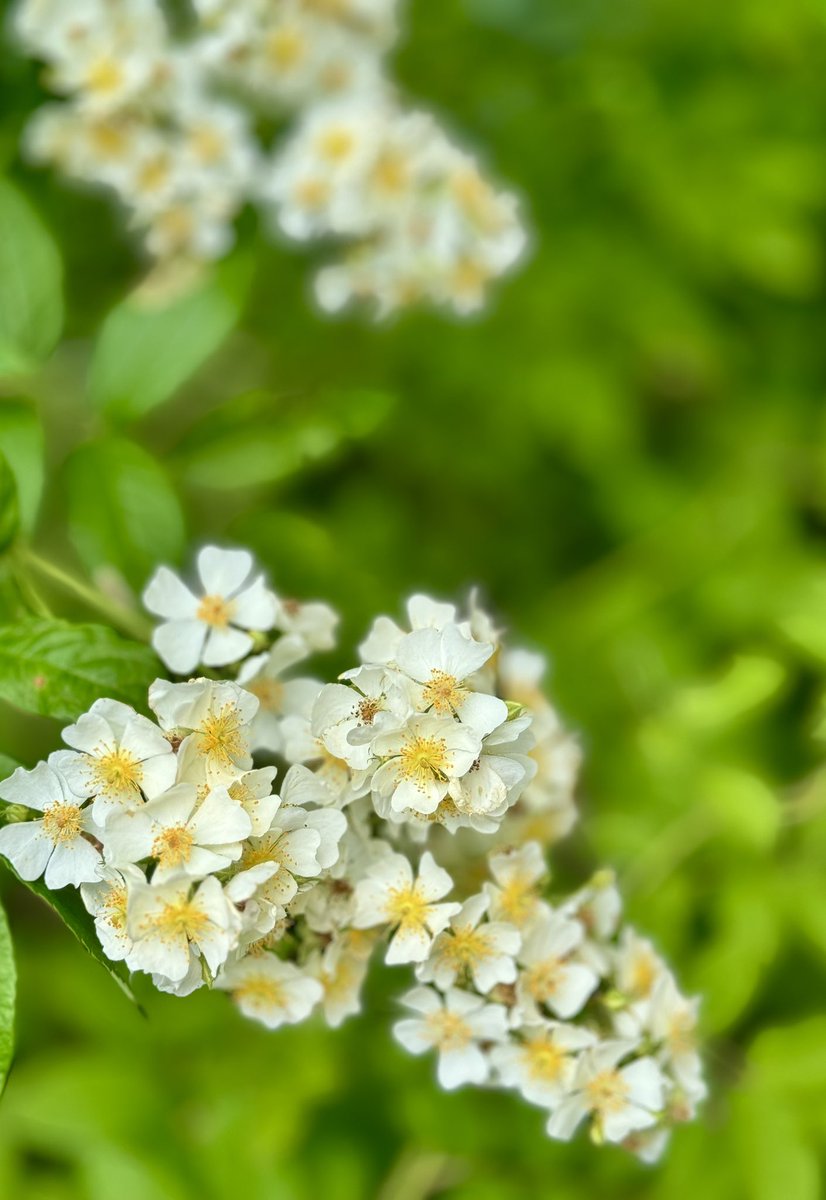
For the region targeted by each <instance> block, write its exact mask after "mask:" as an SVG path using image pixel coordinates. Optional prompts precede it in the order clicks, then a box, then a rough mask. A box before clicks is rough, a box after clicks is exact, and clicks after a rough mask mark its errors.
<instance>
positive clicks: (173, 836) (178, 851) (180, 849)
mask: <svg viewBox="0 0 826 1200" xmlns="http://www.w3.org/2000/svg"><path fill="white" fill-rule="evenodd" d="M194 842H195V838H194V837H193V835H192V834H191V833H190V831H189V830H188V829H187V827H186V825H170V827H169V828H168V829H164V830H163V832H162V833H159V834H158V836H157V837H156V838H155V841H154V843H153V845H152V857H153V858H155V859H157V861H158V865H159V866H161V867H180V866H182V865H183V864H184V863H187V862H189V860H190V858H191V856H192V846H193V844H194Z"/></svg>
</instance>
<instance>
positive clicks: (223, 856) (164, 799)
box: [105, 783, 252, 883]
mask: <svg viewBox="0 0 826 1200" xmlns="http://www.w3.org/2000/svg"><path fill="white" fill-rule="evenodd" d="M251 829H252V822H251V821H250V818H249V816H248V814H247V813H246V811H245V810H244V809H243V808H242V807H241V805H240V804H238V803H236V801H234V800H233V799H232V798H231V797H230V796H229V795H228V794H227V792H226V791H225V790H223V789H216V790H215V791H212V792H209V793H208V794H207V795H206V796H205V797H204V799H203V800H202V801H201V802H200V803H199V801H198V792H197V790H196V789H195V788H194V787H193V786H192V784H189V783H176V784H175V786H174V787H172V788H170V789H169V791H168V792H165V793H164V794H163V795H162V796H158V797H157V798H156V799H155V800H150V801H149V803H148V804H146V805H145V806H144V808H143V809H142V810H141V811H140V812H136V813H126V814H124V815H123V816H120V817H114V818H113V819H112V820H111V822H110V824H109V826H108V827H107V830H106V850H105V852H106V856H107V859H108V861H109V862H110V863H112V864H113V865H114V866H121V865H123V864H125V863H135V862H139V861H140V860H141V859H144V858H148V857H150V856H151V857H152V858H153V859H154V860H155V863H156V866H155V871H154V874H153V876H152V880H153V882H154V883H162V882H164V881H166V880H168V879H170V878H172V877H173V876H175V875H186V876H189V877H190V878H191V879H202V878H203V877H204V876H205V875H211V874H213V873H214V872H216V871H222V870H224V868H226V867H228V866H229V865H230V863H232V862H233V861H234V860H235V859H237V858H239V857H240V854H241V842H242V840H243V839H244V838H246V837H247V836H248V835H249V833H250V831H251Z"/></svg>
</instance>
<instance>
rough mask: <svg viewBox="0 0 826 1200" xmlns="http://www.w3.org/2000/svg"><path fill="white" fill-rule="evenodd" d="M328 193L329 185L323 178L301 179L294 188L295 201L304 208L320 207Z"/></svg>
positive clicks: (325, 200) (326, 198)
mask: <svg viewBox="0 0 826 1200" xmlns="http://www.w3.org/2000/svg"><path fill="white" fill-rule="evenodd" d="M329 195H330V186H329V184H328V183H327V182H326V181H325V180H323V179H303V180H302V181H301V183H299V185H298V187H297V188H296V189H295V198H296V201H297V202H298V203H299V204H301V205H303V207H304V208H310V209H312V208H321V207H322V206H323V205H324V204H326V203H327V200H328V198H329Z"/></svg>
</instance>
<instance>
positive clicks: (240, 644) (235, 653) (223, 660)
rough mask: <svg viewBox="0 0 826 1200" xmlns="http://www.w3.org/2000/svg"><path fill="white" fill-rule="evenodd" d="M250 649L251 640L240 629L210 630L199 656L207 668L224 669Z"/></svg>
mask: <svg viewBox="0 0 826 1200" xmlns="http://www.w3.org/2000/svg"><path fill="white" fill-rule="evenodd" d="M251 649H252V638H251V637H250V635H249V634H248V633H242V632H241V630H240V629H210V631H209V633H208V634H207V639H206V643H205V645H204V649H203V652H202V654H201V662H202V663H203V664H204V666H207V667H226V666H228V665H229V663H234V662H237V661H238V659H239V658H243V657H244V655H245V654H247V653H248V651H249V650H251Z"/></svg>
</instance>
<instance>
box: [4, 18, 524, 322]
mask: <svg viewBox="0 0 826 1200" xmlns="http://www.w3.org/2000/svg"><path fill="white" fill-rule="evenodd" d="M396 8H397V0H335V2H333V0H233V2H232V3H230V2H228V0H196V2H195V4H194V6H193V14H192V17H193V19H192V22H191V25H190V27H189V28H188V29H185V30H184V31H183V32H182V33H181V34H180V35H174V34H173V31H172V29H171V27H170V24H169V22H168V20H167V18H166V16H165V14H164V11H163V8H162V6H161V5H160V4H159V3H158V0H72V2H71V3H70V2H69V0H24V2H23V3H22V4H21V5H20V7H19V8H18V10H17V17H16V29H17V32H18V35H19V37H20V39H21V41H22V43H23V45H24V47H25V48H26V51H27V52H28V53H30V54H32V55H33V56H36V57H37V58H39V59H41V60H43V61H44V62H45V63H47V64H48V74H47V83H48V86H49V87H50V89H51V90H52V91H54V92H55V93H58V94H60V95H61V96H62V97H64V99H63V101H62V102H61V103H59V104H49V105H46V106H44V107H42V108H41V109H40V110H39V111H38V112H37V113H36V114H35V116H34V118H33V119H32V121H31V123H30V125H29V128H28V131H27V139H26V140H27V145H28V149H29V152H30V153H31V155H32V156H33V157H34V158H35V159H36V160H40V161H44V162H50V163H53V164H54V165H56V166H57V167H58V168H59V169H60V170H62V171H64V172H65V173H66V174H67V175H70V176H73V177H75V178H77V179H80V180H83V181H85V182H88V183H93V184H103V185H105V186H107V187H109V188H111V189H112V190H113V191H114V192H115V193H116V194H117V196H118V198H119V199H120V201H121V203H122V204H123V206H124V208H125V211H126V213H127V214H128V220H129V223H130V225H131V226H132V227H133V228H134V229H135V230H136V232H137V233H138V235H139V237H140V238H141V240H142V243H143V244H144V246H145V248H146V251H147V253H148V255H149V257H150V259H151V260H152V261H153V262H155V263H158V264H160V265H161V266H162V267H163V268H164V271H163V272H162V273H163V274H165V275H167V276H174V275H175V274H176V272H177V274H181V272H180V271H179V270H178V268H180V267H182V266H185V265H187V264H191V263H192V262H193V261H195V262H200V261H203V260H211V259H216V258H220V257H221V256H222V255H224V254H225V253H226V252H227V251H228V250H229V248H230V246H231V244H232V241H233V236H234V230H233V222H234V219H235V217H236V216H237V214H238V212H239V211H240V209H241V208H242V207H243V206H244V204H245V203H247V202H250V201H252V202H256V203H258V204H260V205H261V206H262V207H263V209H264V211H265V214H266V217H265V219H267V220H268V222H269V223H270V224H272V225H273V226H275V227H277V228H278V229H279V230H280V231H282V232H283V233H284V234H285V235H286V236H287V237H289V238H292V239H296V240H300V241H304V240H307V239H310V238H322V237H323V238H334V239H337V240H339V241H341V242H343V243H345V247H346V248H345V250H344V252H343V254H342V256H341V258H340V259H339V260H338V261H336V262H334V263H332V264H330V265H328V266H326V267H324V268H323V269H322V270H321V272H320V273H319V275H318V278H317V281H316V293H317V296H318V299H319V302H320V304H321V305H322V307H323V308H325V309H327V310H330V311H332V310H336V309H339V308H342V307H343V306H344V305H346V304H347V303H348V302H350V301H351V300H354V299H358V300H364V301H368V302H371V303H372V304H373V305H374V306H375V307H376V309H377V311H378V312H379V313H381V314H384V313H388V312H391V311H393V310H395V309H397V308H400V307H403V306H405V305H408V304H411V303H415V302H418V301H424V302H432V303H438V304H445V305H448V306H450V307H452V308H453V309H454V310H456V311H457V312H460V313H466V312H469V311H471V310H473V309H474V308H477V307H478V306H479V305H481V304H482V302H483V301H484V298H485V294H486V290H487V286H488V284H489V282H490V281H491V280H492V279H494V278H495V277H497V276H499V275H501V274H502V273H503V272H504V271H506V270H507V269H508V268H509V267H510V266H511V265H512V264H513V263H514V262H515V261H516V259H517V258H518V257H519V255H520V254H521V252H522V249H523V246H524V241H525V238H524V232H523V229H522V226H521V224H520V222H519V218H518V214H517V205H516V201H515V198H514V197H513V196H512V195H509V194H505V193H501V192H499V191H497V190H496V188H495V187H493V186H492V185H491V183H490V182H489V181H488V180H487V179H486V178H485V177H484V175H483V173H482V172H481V170H480V168H479V165H478V163H477V162H476V160H475V159H474V158H473V157H472V156H471V155H469V154H468V153H467V152H466V151H464V150H463V149H461V148H459V147H458V146H456V145H455V144H454V143H453V142H452V140H451V139H450V138H449V137H448V135H447V134H446V133H445V131H444V129H443V128H442V127H441V126H440V125H439V123H438V122H437V121H436V120H435V119H434V118H433V117H432V116H430V115H429V114H426V113H423V112H418V111H408V110H407V109H406V108H405V107H404V105H403V104H402V102H401V101H400V99H399V97H398V95H397V94H396V91H395V89H394V87H393V85H392V83H391V82H390V80H389V79H388V78H387V77H386V75H385V72H384V67H383V58H384V55H385V52H386V51H387V49H388V47H389V46H390V45H391V44H392V43H393V40H394V38H395V36H396V34H397V31H398V22H397V13H396ZM273 119H275V120H278V121H279V122H281V123H282V124H280V126H279V128H281V130H282V132H283V134H284V136H283V138H282V139H281V141H280V142H279V143H278V145H277V146H276V148H275V150H270V149H269V147H268V144H267V143H268V142H269V140H270V139H269V136H268V135H267V136H266V137H264V136H262V135H261V127H262V125H264V124H266V122H267V121H270V122H272V120H273ZM288 120H292V121H293V122H294V123H293V125H289V124H287V123H286V122H287V121H288Z"/></svg>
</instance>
